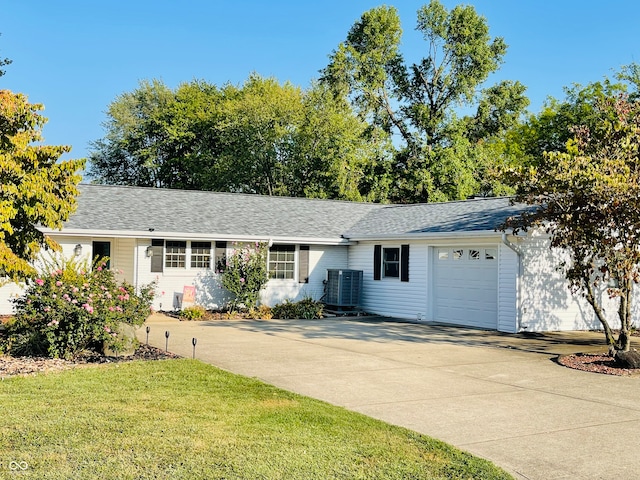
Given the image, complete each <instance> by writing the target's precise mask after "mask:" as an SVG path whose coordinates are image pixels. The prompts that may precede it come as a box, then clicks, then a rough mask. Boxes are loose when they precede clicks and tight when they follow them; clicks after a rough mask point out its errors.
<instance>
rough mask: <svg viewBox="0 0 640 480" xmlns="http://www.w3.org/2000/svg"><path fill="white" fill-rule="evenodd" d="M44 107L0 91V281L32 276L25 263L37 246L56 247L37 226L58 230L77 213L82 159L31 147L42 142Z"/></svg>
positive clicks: (66, 148)
mask: <svg viewBox="0 0 640 480" xmlns="http://www.w3.org/2000/svg"><path fill="white" fill-rule="evenodd" d="M42 108H43V107H42V105H39V104H30V103H29V102H28V101H27V97H26V96H25V95H22V94H20V93H17V94H16V93H13V92H11V91H9V90H0V277H2V276H4V277H8V278H10V279H12V280H20V279H24V278H25V277H29V276H31V275H33V274H34V273H35V270H34V268H33V266H32V265H31V264H30V261H31V260H33V259H34V258H35V256H36V254H37V253H38V252H39V251H40V249H41V248H42V247H45V248H56V244H55V242H52V241H51V240H50V239H47V238H45V236H44V234H42V232H40V231H39V230H38V229H37V228H36V225H40V226H43V227H48V228H53V229H59V228H61V227H62V223H63V222H64V221H65V220H66V219H67V218H68V217H69V215H70V214H71V213H73V211H74V210H75V208H76V202H75V197H76V196H77V195H78V189H77V188H76V187H77V184H78V183H79V182H80V180H81V177H80V175H78V174H77V172H78V171H79V170H81V169H82V168H83V167H84V160H66V161H62V162H60V161H58V159H59V158H60V156H61V155H62V154H63V153H67V152H69V151H71V147H69V146H46V145H37V146H36V145H32V144H33V143H34V142H39V141H40V140H42V135H41V131H42V127H43V126H44V124H45V123H46V121H47V119H46V118H45V117H43V116H41V115H39V114H38V113H37V111H38V110H41V109H42Z"/></svg>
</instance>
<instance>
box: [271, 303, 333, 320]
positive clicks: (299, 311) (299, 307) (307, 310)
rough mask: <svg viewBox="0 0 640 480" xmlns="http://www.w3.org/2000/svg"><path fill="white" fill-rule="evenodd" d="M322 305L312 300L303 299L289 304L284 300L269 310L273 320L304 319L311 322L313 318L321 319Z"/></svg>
mask: <svg viewBox="0 0 640 480" xmlns="http://www.w3.org/2000/svg"><path fill="white" fill-rule="evenodd" d="M323 310H324V305H323V304H322V303H321V302H317V301H315V300H314V299H312V298H305V299H303V300H300V301H299V302H290V301H289V300H285V301H284V302H283V303H279V304H278V305H275V306H274V307H273V308H272V309H271V313H272V314H273V318H281V319H292V318H304V319H306V320H312V319H314V318H322V316H323Z"/></svg>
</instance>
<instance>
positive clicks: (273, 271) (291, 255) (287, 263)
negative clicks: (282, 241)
mask: <svg viewBox="0 0 640 480" xmlns="http://www.w3.org/2000/svg"><path fill="white" fill-rule="evenodd" d="M295 265H296V246H295V245H272V246H271V247H270V248H269V278H274V279H281V280H293V279H294V278H295Z"/></svg>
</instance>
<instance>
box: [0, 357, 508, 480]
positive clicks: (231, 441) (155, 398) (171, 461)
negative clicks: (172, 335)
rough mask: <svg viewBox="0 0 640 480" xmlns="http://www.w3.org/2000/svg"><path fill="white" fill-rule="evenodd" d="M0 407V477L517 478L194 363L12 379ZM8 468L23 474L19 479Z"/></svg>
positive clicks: (399, 431)
mask: <svg viewBox="0 0 640 480" xmlns="http://www.w3.org/2000/svg"><path fill="white" fill-rule="evenodd" d="M0 405H1V408H2V411H1V416H0V478H11V479H15V478H21V479H27V478H33V479H65V480H66V479H70V478H73V479H189V480H193V479H216V478H220V479H222V478H224V479H296V480H297V479H323V480H324V479H341V478H343V479H358V478H362V479H365V478H366V479H371V478H380V479H440V478H442V479H444V478H446V479H456V478H460V479H471V478H475V479H483V480H488V479H508V478H511V477H510V476H509V475H508V474H506V473H505V472H504V471H502V470H500V469H498V468H497V467H495V466H494V465H492V464H491V463H489V462H487V461H485V460H482V459H479V458H476V457H473V456H471V455H469V454H467V453H463V452H461V451H459V450H457V449H455V448H453V447H451V446H449V445H447V444H444V443H442V442H440V441H437V440H433V439H431V438H429V437H426V436H423V435H419V434H417V433H414V432H411V431H409V430H406V429H403V428H399V427H395V426H391V425H388V424H386V423H384V422H381V421H377V420H374V419H371V418H369V417H366V416H364V415H360V414H357V413H353V412H349V411H347V410H345V409H343V408H338V407H334V406H331V405H329V404H327V403H324V402H320V401H317V400H313V399H310V398H306V397H302V396H300V395H296V394H293V393H289V392H286V391H283V390H279V389H277V388H275V387H272V386H269V385H266V384H264V383H261V382H259V381H257V380H254V379H250V378H246V377H241V376H238V375H233V374H230V373H228V372H224V371H222V370H219V369H217V368H214V367H212V366H209V365H206V364H204V363H202V362H199V361H197V360H171V361H156V362H131V363H127V364H120V365H114V364H112V365H107V366H96V367H89V368H81V369H76V370H72V371H66V372H62V373H56V374H48V375H38V376H35V377H25V378H22V377H16V378H10V379H6V380H4V381H1V382H0ZM12 462H26V463H21V465H22V466H26V465H28V467H27V468H26V470H24V471H21V472H20V473H19V474H18V473H16V472H15V471H12V470H11V468H13V469H15V468H16V465H17V464H16V463H12Z"/></svg>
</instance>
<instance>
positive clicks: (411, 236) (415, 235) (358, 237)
mask: <svg viewBox="0 0 640 480" xmlns="http://www.w3.org/2000/svg"><path fill="white" fill-rule="evenodd" d="M501 236H502V232H500V231H496V230H476V231H457V232H404V233H389V234H358V233H356V234H353V235H349V234H346V235H345V237H347V238H348V239H349V240H351V241H354V242H358V241H367V240H416V239H420V240H428V239H448V238H451V239H455V238H470V239H472V238H482V237H484V238H487V237H489V238H491V237H498V238H500V237H501Z"/></svg>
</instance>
